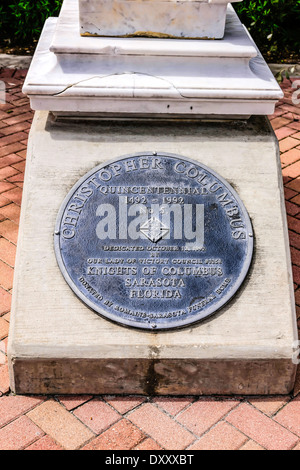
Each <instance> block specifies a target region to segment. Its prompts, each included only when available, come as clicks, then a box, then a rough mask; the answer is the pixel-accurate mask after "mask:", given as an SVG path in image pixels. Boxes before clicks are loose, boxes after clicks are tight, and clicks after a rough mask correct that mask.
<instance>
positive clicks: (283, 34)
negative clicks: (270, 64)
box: [235, 0, 300, 59]
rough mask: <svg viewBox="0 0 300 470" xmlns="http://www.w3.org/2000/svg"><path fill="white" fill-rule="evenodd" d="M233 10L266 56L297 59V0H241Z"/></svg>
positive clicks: (299, 40)
mask: <svg viewBox="0 0 300 470" xmlns="http://www.w3.org/2000/svg"><path fill="white" fill-rule="evenodd" d="M235 9H236V11H237V13H238V15H239V17H240V18H241V20H242V22H243V23H244V24H245V25H246V26H247V27H248V29H249V31H250V33H251V35H252V36H253V38H254V40H255V42H256V43H257V45H258V47H259V48H260V50H261V51H262V53H263V54H264V55H265V56H266V57H267V58H268V57H270V58H272V57H275V58H278V59H280V58H282V59H283V58H286V59H288V58H289V57H291V58H292V59H293V58H296V59H297V58H298V59H299V55H300V0H255V1H254V0H244V1H243V2H241V3H236V4H235ZM293 56H295V57H293Z"/></svg>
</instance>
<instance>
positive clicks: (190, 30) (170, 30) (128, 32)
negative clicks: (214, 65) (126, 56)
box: [79, 0, 241, 39]
mask: <svg viewBox="0 0 300 470" xmlns="http://www.w3.org/2000/svg"><path fill="white" fill-rule="evenodd" d="M233 1H234V2H239V1H241V0H233ZM228 3H229V2H228V1H227V0H197V1H194V0H181V1H180V2H178V1H177V0H115V1H113V2H112V1H111V0H79V11H80V32H81V34H82V35H83V36H112V37H118V36H121V37H122V36H123V37H124V36H125V37H126V36H148V37H173V38H174V37H175V38H198V39H220V38H222V37H223V36H224V29H225V19H226V10H227V5H228Z"/></svg>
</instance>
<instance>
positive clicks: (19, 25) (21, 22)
mask: <svg viewBox="0 0 300 470" xmlns="http://www.w3.org/2000/svg"><path fill="white" fill-rule="evenodd" d="M61 5H62V0H6V3H5V4H4V5H0V42H1V43H2V42H3V41H4V40H7V39H9V40H10V42H11V44H18V45H30V44H31V43H32V42H33V41H36V40H37V39H38V38H39V35H40V33H41V30H42V27H43V25H44V23H45V20H46V19H47V18H48V17H49V16H58V14H59V11H60V8H61Z"/></svg>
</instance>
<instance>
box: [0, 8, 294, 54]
mask: <svg viewBox="0 0 300 470" xmlns="http://www.w3.org/2000/svg"><path fill="white" fill-rule="evenodd" d="M61 4H62V0H6V4H5V5H0V46H3V43H4V41H5V40H6V42H7V40H9V42H10V43H11V44H12V45H18V46H22V45H23V46H30V45H32V44H33V43H34V42H35V41H36V40H37V39H38V37H39V35H40V33H41V29H42V26H43V24H44V22H45V20H46V18H48V17H49V16H58V14H59V10H60V7H61ZM234 6H235V9H236V11H237V13H238V14H239V16H240V18H241V20H242V22H243V23H244V24H245V25H246V26H247V27H248V28H249V30H250V33H251V34H252V36H253V38H254V39H255V41H256V43H257V45H258V46H259V48H260V50H261V51H262V52H263V54H264V55H265V56H266V57H267V58H272V57H273V56H274V57H275V58H277V59H280V58H281V57H282V58H289V57H291V58H293V55H295V56H296V57H299V51H300V34H299V27H300V26H299V25H300V0H244V1H243V2H241V3H236V4H234Z"/></svg>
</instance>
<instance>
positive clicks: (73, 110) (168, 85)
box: [23, 0, 283, 119]
mask: <svg viewBox="0 0 300 470" xmlns="http://www.w3.org/2000/svg"><path fill="white" fill-rule="evenodd" d="M145 3H147V2H145ZM186 3H188V2H186ZM221 3H222V2H220V4H221ZM143 4H144V2H143ZM200 4H201V3H200ZM79 30H80V28H79V12H78V2H77V1H76V0H65V1H64V4H63V7H62V11H61V14H60V17H59V19H57V18H50V19H49V20H48V21H47V22H46V25H45V28H44V30H43V33H42V35H41V39H40V42H39V45H38V47H37V51H36V53H35V55H34V58H33V61H32V64H31V67H30V70H29V72H28V75H27V77H26V81H25V85H24V90H23V91H24V93H25V94H26V95H28V96H29V98H30V102H31V106H32V108H33V109H34V110H42V111H43V110H50V111H52V112H54V113H55V114H56V115H58V116H67V117H69V116H72V115H74V116H75V117H78V116H79V115H80V117H81V118H82V117H85V118H87V119H90V118H91V117H92V118H95V117H98V118H99V119H107V118H108V119H110V118H111V117H112V116H114V117H119V118H122V119H123V118H124V117H126V118H134V117H136V116H138V117H143V118H144V117H146V118H147V117H155V118H156V119H161V118H163V119H164V118H166V117H168V118H174V119H178V118H181V117H192V118H199V119H200V118H201V119H203V118H209V119H220V118H222V117H223V118H232V117H241V118H243V119H244V118H247V117H249V116H251V115H270V114H273V112H274V107H275V103H276V102H277V101H278V99H280V98H282V96H283V94H282V91H281V89H280V87H279V85H278V83H277V82H276V80H275V79H274V77H273V75H272V73H271V71H270V70H269V68H268V66H267V64H266V63H265V61H264V59H263V58H262V56H261V55H260V53H259V51H258V50H257V48H256V46H255V44H254V42H253V40H252V38H251V37H250V36H249V34H248V32H247V30H246V28H245V27H244V26H243V25H242V24H241V22H240V20H239V19H238V18H237V16H236V14H235V12H234V11H233V8H232V6H231V5H230V6H229V7H228V10H227V17H226V28H225V35H224V38H223V39H221V40H216V41H212V40H193V39H191V40H189V39H153V38H118V37H114V38H107V37H105V38H102V37H81V36H80V34H79Z"/></svg>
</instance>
